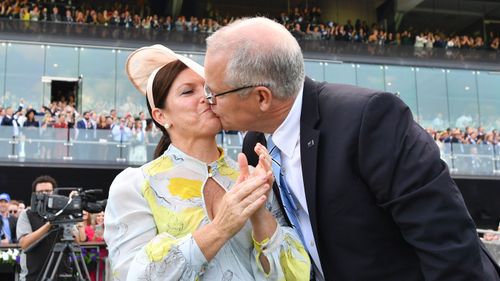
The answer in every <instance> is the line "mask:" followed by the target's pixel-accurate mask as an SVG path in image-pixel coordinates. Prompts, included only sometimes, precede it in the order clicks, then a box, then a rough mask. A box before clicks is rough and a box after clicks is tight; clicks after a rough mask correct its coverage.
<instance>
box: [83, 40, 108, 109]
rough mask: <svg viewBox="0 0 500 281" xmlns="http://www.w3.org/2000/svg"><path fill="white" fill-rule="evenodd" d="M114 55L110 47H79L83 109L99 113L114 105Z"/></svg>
mask: <svg viewBox="0 0 500 281" xmlns="http://www.w3.org/2000/svg"><path fill="white" fill-rule="evenodd" d="M115 56H116V51H114V50H110V49H92V48H81V49H80V75H82V76H83V83H82V110H83V111H89V110H93V111H95V112H97V113H101V112H109V110H110V109H111V108H114V107H115V84H116V81H115V68H116V59H115Z"/></svg>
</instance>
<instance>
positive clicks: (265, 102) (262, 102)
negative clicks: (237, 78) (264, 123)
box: [255, 86, 273, 111]
mask: <svg viewBox="0 0 500 281" xmlns="http://www.w3.org/2000/svg"><path fill="white" fill-rule="evenodd" d="M255 90H256V91H257V99H258V103H259V109H260V110H261V111H268V110H269V108H270V107H271V103H272V101H273V94H272V92H271V90H269V88H267V87H264V86H259V87H257V88H256V89H255Z"/></svg>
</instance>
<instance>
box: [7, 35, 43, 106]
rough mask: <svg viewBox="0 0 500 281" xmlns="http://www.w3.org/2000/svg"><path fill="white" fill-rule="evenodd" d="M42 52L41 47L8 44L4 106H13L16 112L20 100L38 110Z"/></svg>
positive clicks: (40, 100) (40, 97)
mask: <svg viewBox="0 0 500 281" xmlns="http://www.w3.org/2000/svg"><path fill="white" fill-rule="evenodd" d="M44 52H45V46H43V45H28V44H14V43H12V44H11V43H9V44H8V48H7V64H6V65H7V67H6V70H5V71H6V73H7V74H6V76H5V105H8V106H13V107H14V110H16V109H17V107H18V105H19V100H20V99H21V98H22V99H24V100H25V104H26V105H31V106H33V108H35V109H39V108H40V106H41V105H42V104H41V103H42V95H41V94H40V93H42V91H43V87H42V76H43V68H44Z"/></svg>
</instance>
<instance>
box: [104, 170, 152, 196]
mask: <svg viewBox="0 0 500 281" xmlns="http://www.w3.org/2000/svg"><path fill="white" fill-rule="evenodd" d="M143 181H144V174H143V172H142V171H141V168H131V167H129V168H126V169H125V170H123V171H121V172H120V173H119V174H118V175H117V176H116V177H115V179H114V180H113V182H112V183H111V187H110V188H109V196H110V197H112V196H113V195H114V194H116V193H118V194H123V193H127V192H134V191H137V190H140V187H141V185H142V182H143Z"/></svg>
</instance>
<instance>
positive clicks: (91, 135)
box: [75, 111, 96, 160]
mask: <svg viewBox="0 0 500 281" xmlns="http://www.w3.org/2000/svg"><path fill="white" fill-rule="evenodd" d="M76 128H77V130H76V132H75V133H76V139H77V140H78V141H79V142H80V143H79V144H78V146H77V150H78V152H79V156H78V157H80V158H81V159H84V160H88V159H89V158H90V155H89V154H90V151H91V147H92V144H89V143H88V142H89V141H93V140H95V133H96V126H95V124H94V123H93V122H92V120H91V119H90V112H89V111H85V112H84V113H83V119H81V120H79V121H78V122H77V123H76Z"/></svg>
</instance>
